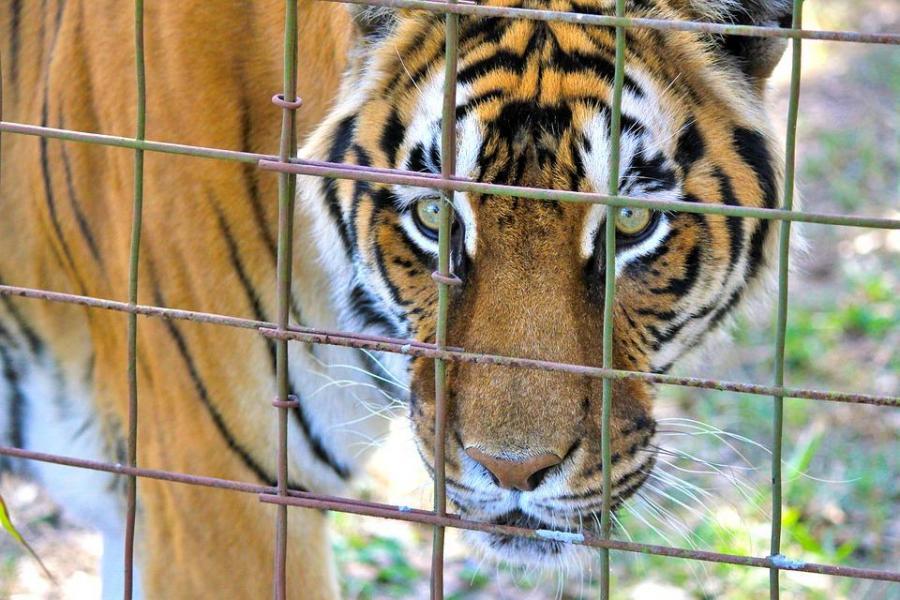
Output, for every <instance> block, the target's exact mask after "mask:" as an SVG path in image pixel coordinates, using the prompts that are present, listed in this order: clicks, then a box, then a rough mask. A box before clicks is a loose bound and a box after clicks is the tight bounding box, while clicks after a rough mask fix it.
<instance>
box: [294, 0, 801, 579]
mask: <svg viewBox="0 0 900 600" xmlns="http://www.w3.org/2000/svg"><path fill="white" fill-rule="evenodd" d="M503 4H505V5H508V4H509V3H508V2H504V3H503ZM514 4H515V5H516V6H522V7H531V8H553V9H558V10H577V11H580V12H594V13H603V14H609V13H611V12H613V11H614V9H613V8H612V5H613V4H614V3H612V2H597V1H595V2H591V3H578V4H575V3H572V2H569V1H567V0H556V1H554V2H551V4H550V5H547V3H546V2H543V3H541V2H537V1H533V2H532V1H530V0H526V1H524V2H516V3H514ZM633 4H634V5H635V6H632V7H631V8H630V11H629V14H630V15H631V16H648V17H657V18H660V17H662V18H693V19H697V18H711V17H712V16H716V17H717V18H721V19H724V20H729V21H734V22H751V23H768V22H771V21H777V20H779V19H781V18H783V17H784V15H785V14H786V11H787V8H786V4H789V3H785V2H758V3H743V6H739V7H738V8H739V10H737V11H736V12H727V10H726V9H728V8H729V7H730V8H731V9H735V5H736V4H740V3H734V2H725V1H721V2H712V1H704V2H701V1H694V2H691V1H686V0H683V1H676V0H671V1H662V0H660V1H657V2H640V3H637V2H635V3H633ZM638 5H639V6H638ZM751 5H752V6H751ZM357 16H358V18H359V20H360V21H361V22H362V23H363V24H364V26H367V27H364V31H363V32H362V36H363V41H362V42H361V44H360V49H359V52H358V55H357V57H356V63H355V65H354V66H353V68H352V69H351V71H350V73H349V74H348V75H347V79H346V81H345V86H344V91H343V96H342V100H341V102H340V104H339V105H338V106H337V108H336V109H335V110H334V111H333V113H332V115H331V116H330V118H329V119H328V120H327V122H325V123H324V124H323V125H322V127H321V128H320V129H319V130H318V131H317V132H316V133H315V134H314V136H313V137H312V139H311V140H310V142H309V144H308V145H307V146H306V148H305V151H304V153H305V155H306V156H307V157H310V158H316V159H319V160H327V161H333V162H344V163H351V164H355V165H361V166H367V167H383V168H398V169H406V170H409V171H417V172H422V173H431V174H438V173H440V165H441V151H440V147H441V142H440V136H441V133H440V132H441V107H442V87H443V83H444V81H443V70H444V66H443V52H444V25H443V18H442V17H440V16H435V15H430V14H424V13H418V12H412V13H403V14H401V15H399V16H396V17H390V18H388V17H385V16H384V15H383V13H380V12H363V13H360V14H358V15H357ZM459 48H460V53H459V70H458V84H457V90H456V92H457V105H456V106H457V108H456V127H457V140H458V148H457V157H456V163H457V173H458V175H460V176H463V177H468V178H471V179H473V180H477V181H481V182H487V183H493V184H508V185H518V186H529V187H541V188H549V189H555V190H576V191H585V192H601V193H602V192H605V191H606V190H607V189H608V186H609V181H608V173H609V169H608V163H609V152H610V127H611V126H610V115H611V111H610V106H611V104H612V79H613V73H614V68H613V61H614V54H615V52H614V32H613V31H612V30H610V29H609V28H600V27H585V26H580V25H573V24H565V23H544V22H537V21H523V20H510V19H485V18H469V17H463V18H462V19H461V21H460V38H459ZM782 49H783V46H782V45H780V44H779V43H778V42H770V41H746V40H743V41H738V42H734V41H732V40H724V39H714V38H711V37H703V36H700V35H698V34H693V33H663V32H656V31H651V30H642V29H630V30H628V32H627V51H626V58H625V65H626V66H625V84H624V94H623V101H622V135H621V170H620V178H619V182H618V184H619V189H620V190H621V193H622V194H623V195H628V196H633V197H639V198H646V199H650V200H653V199H667V200H673V199H676V200H683V201H688V202H697V203H701V202H702V203H711V204H728V205H741V206H765V207H775V206H778V205H779V190H780V186H781V183H780V182H781V173H780V170H779V164H780V159H779V156H778V150H777V147H776V145H775V144H774V143H773V142H772V141H771V140H772V135H771V133H770V130H769V125H768V120H767V118H766V115H765V113H764V111H763V110H762V99H761V97H762V88H763V83H764V79H765V77H766V76H768V74H769V73H770V72H771V69H772V68H773V66H774V63H775V62H776V61H777V58H778V57H779V56H780V54H781V50H782ZM304 188H305V192H306V195H307V198H306V199H305V200H304V203H305V204H306V205H307V206H309V207H311V210H313V212H314V213H315V214H317V215H318V217H319V219H320V225H321V227H320V231H321V235H320V239H319V242H320V244H319V245H320V249H321V252H322V254H323V255H324V256H325V259H326V260H327V261H328V262H329V263H331V265H332V266H333V269H332V272H334V273H340V274H341V275H340V276H335V278H334V280H333V285H334V294H335V296H336V297H337V298H338V302H339V304H340V305H341V306H342V307H343V319H344V324H345V325H346V326H347V327H349V328H353V329H356V330H359V329H365V330H368V331H371V332H377V333H382V334H384V333H387V334H390V335H396V336H401V337H407V336H408V337H412V338H415V339H418V340H422V341H433V339H434V334H435V328H436V313H437V294H436V289H435V284H434V281H433V280H432V278H431V274H432V272H433V271H435V270H436V268H437V254H438V250H437V237H438V236H437V229H438V220H437V212H438V211H439V209H440V197H439V195H438V193H437V192H435V191H433V190H429V189H426V188H415V187H407V186H400V185H388V184H378V183H366V182H352V181H339V180H328V179H326V180H313V179H309V180H307V181H305V184H304ZM452 209H453V219H452V226H451V231H452V233H451V261H452V271H453V273H454V274H455V275H456V276H457V277H458V278H459V279H460V281H461V285H459V286H456V287H454V288H453V289H452V291H451V293H450V303H449V330H448V343H449V344H450V345H452V346H457V347H461V348H464V349H466V350H468V351H475V352H486V353H494V354H500V355H508V356H519V357H527V358H533V359H542V360H550V361H559V362H565V363H577V364H582V365H590V366H600V365H601V362H602V352H601V339H602V329H603V301H604V295H605V293H606V291H605V289H604V276H605V271H606V269H607V265H606V264H605V263H604V258H603V256H604V251H603V248H604V244H605V239H604V223H605V220H606V219H607V218H608V216H609V209H607V208H606V207H604V206H602V205H595V204H574V203H558V202H542V201H534V200H525V199H518V198H511V197H502V196H493V195H490V194H475V193H455V194H454V195H453V198H452ZM772 230H773V227H772V226H771V225H770V224H769V223H767V222H764V221H757V220H753V219H740V218H732V217H720V216H712V215H698V214H687V213H675V212H666V211H652V210H644V209H620V210H618V213H617V235H616V240H615V244H616V261H615V276H616V281H617V283H616V292H615V304H614V323H613V328H614V344H613V353H614V355H613V358H612V362H613V365H614V367H615V368H618V369H629V370H638V371H649V372H656V373H664V372H666V371H668V370H669V369H670V368H671V367H672V366H673V365H674V364H675V363H676V362H677V361H678V360H679V359H680V358H681V357H682V356H683V355H684V354H685V353H687V352H689V351H690V350H692V349H694V348H695V347H697V346H698V345H699V344H700V343H701V342H703V341H704V339H705V338H707V337H708V334H709V333H710V332H711V331H713V330H715V329H716V328H717V327H718V326H719V325H720V324H721V323H722V322H723V321H725V320H726V319H727V318H728V317H729V315H731V314H732V312H733V310H734V309H735V307H736V306H737V305H738V304H740V302H741V301H742V300H743V299H744V298H745V296H746V295H747V292H748V289H749V288H750V287H751V286H752V285H753V284H754V282H757V281H759V280H761V279H762V278H763V274H764V273H765V272H766V271H767V268H768V265H769V264H770V262H771V261H770V260H768V259H767V256H768V255H769V254H770V253H771V242H772ZM400 376H402V377H403V378H404V380H406V381H408V382H409V389H410V391H409V415H410V418H411V421H412V427H413V429H414V432H415V434H416V438H417V443H418V447H419V450H420V454H421V456H422V458H423V460H424V461H425V463H426V466H428V467H429V468H432V467H433V447H434V417H435V414H434V411H435V405H434V396H435V386H434V364H433V361H431V360H429V359H425V358H414V359H411V360H410V361H409V362H408V363H404V364H403V367H402V373H401V374H400ZM447 385H448V390H449V392H448V421H447V432H448V433H447V440H446V443H447V451H446V469H447V471H446V472H447V495H448V498H449V499H450V500H451V501H452V502H453V503H454V505H455V506H456V507H457V508H458V510H459V512H460V513H461V514H462V515H463V516H465V517H468V518H473V519H479V520H484V521H488V522H493V523H502V524H509V525H520V526H527V527H536V528H545V529H555V530H563V531H581V530H583V529H590V528H591V527H592V526H593V525H594V524H595V523H596V522H597V521H596V517H597V515H599V511H600V507H601V498H602V482H601V479H602V478H601V472H602V465H601V460H600V444H601V435H600V413H601V406H600V404H601V380H599V379H596V378H589V377H584V376H578V375H573V374H568V373H560V372H547V371H540V370H522V369H513V368H508V367H504V366H497V365H484V364H481V365H476V364H468V363H457V362H454V363H450V364H449V365H448V366H447ZM653 396H654V391H653V389H652V388H651V386H650V385H648V384H647V383H646V382H643V381H638V380H623V381H615V382H614V383H613V400H612V413H611V436H612V439H611V440H610V442H611V446H612V464H611V465H610V468H611V474H612V486H613V487H612V497H613V504H614V506H618V505H619V504H621V503H622V502H623V501H624V500H626V499H627V498H628V497H629V496H630V495H631V494H633V493H634V492H635V491H636V490H637V489H638V488H639V487H640V486H641V485H642V483H643V482H644V481H645V480H646V479H647V478H648V477H649V475H650V473H651V469H652V467H653V462H654V460H653V457H654V453H653V452H652V448H651V440H652V438H653V434H654V428H655V421H654V419H653V416H652V408H653ZM472 539H473V541H474V542H475V543H476V544H477V545H478V546H480V547H481V548H482V549H484V550H485V551H487V552H488V553H491V554H493V555H495V556H499V557H501V558H504V559H507V560H512V561H517V562H526V563H543V562H544V561H545V559H546V558H547V557H548V556H560V555H561V554H563V553H566V552H572V551H573V550H572V549H571V546H567V545H563V544H560V543H558V542H554V541H535V540H525V539H519V538H511V537H507V536H499V535H491V534H481V533H479V534H475V535H473V536H472Z"/></svg>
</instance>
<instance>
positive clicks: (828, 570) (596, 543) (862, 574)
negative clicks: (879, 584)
mask: <svg viewBox="0 0 900 600" xmlns="http://www.w3.org/2000/svg"><path fill="white" fill-rule="evenodd" d="M260 500H261V501H262V502H266V503H272V504H287V505H289V506H298V507H302V508H317V509H320V510H336V511H340V512H345V513H353V514H358V515H365V516H371V517H382V518H388V519H394V520H398V521H409V522H412V523H425V524H429V525H441V526H443V527H454V528H456V529H467V530H470V531H483V532H487V533H493V534H499V535H513V536H518V537H524V538H530V539H537V540H545V541H546V540H556V541H560V540H563V539H564V540H565V542H563V543H572V544H576V545H582V546H589V547H593V548H608V549H610V550H621V551H623V552H637V553H641V554H653V555H657V556H669V557H672V558H686V559H689V560H701V561H704V562H712V563H726V564H732V565H740V566H745V567H760V568H766V569H769V568H772V567H773V566H774V565H775V564H776V563H777V564H778V565H779V568H782V569H785V570H791V571H800V572H805V573H818V574H821V575H832V576H836V577H854V578H857V579H873V580H877V581H900V573H897V572H893V571H879V570H877V569H863V568H858V567H845V566H839V565H823V564H818V563H807V562H802V561H794V560H789V559H787V558H785V557H781V556H777V557H766V558H763V557H755V556H742V555H737V554H725V553H720V552H709V551H705V550H688V549H686V548H674V547H671V546H658V545H654V544H641V543H638V542H625V541H620V540H612V539H602V538H599V537H597V536H594V535H591V534H573V533H570V532H559V531H551V530H542V529H528V528H524V527H514V526H510V525H495V524H493V523H484V522H481V521H470V520H467V519H463V518H456V517H453V516H449V515H447V516H439V515H436V514H434V513H424V514H423V513H421V512H412V511H406V510H405V509H404V508H403V507H394V506H385V505H377V504H365V503H359V502H357V503H354V504H352V505H348V504H345V503H344V502H342V501H340V500H338V501H335V500H323V499H321V498H318V497H316V496H314V495H303V496H300V495H297V496H290V497H287V498H285V497H283V496H277V495H272V494H262V495H260ZM567 534H568V535H567Z"/></svg>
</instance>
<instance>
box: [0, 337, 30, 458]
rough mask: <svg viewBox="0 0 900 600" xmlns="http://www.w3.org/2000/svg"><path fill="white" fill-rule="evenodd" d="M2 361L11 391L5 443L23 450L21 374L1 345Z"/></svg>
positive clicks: (4, 377) (23, 397)
mask: <svg viewBox="0 0 900 600" xmlns="http://www.w3.org/2000/svg"><path fill="white" fill-rule="evenodd" d="M0 360H2V361H3V379H5V380H6V383H7V385H8V386H9V389H10V390H11V394H10V398H9V431H8V433H9V440H3V443H8V444H11V445H12V446H13V447H15V448H22V447H23V445H24V444H23V441H22V409H23V408H24V405H25V396H24V395H23V394H22V388H21V387H20V385H19V373H17V372H16V370H15V369H14V368H13V364H12V356H10V353H9V351H8V350H7V349H6V348H5V347H4V346H2V345H0Z"/></svg>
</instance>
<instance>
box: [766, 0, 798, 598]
mask: <svg viewBox="0 0 900 600" xmlns="http://www.w3.org/2000/svg"><path fill="white" fill-rule="evenodd" d="M802 26H803V0H794V12H793V16H792V19H791V27H792V28H793V29H800V28H801V27H802ZM801 44H802V40H801V39H800V38H794V40H793V41H792V42H791V52H792V56H791V88H790V103H789V107H788V119H787V133H786V135H785V158H784V193H783V196H784V201H783V208H784V209H785V210H793V208H794V166H795V162H796V160H795V159H796V147H797V115H798V112H799V105H800V75H801V74H800V66H801V48H802V46H801ZM778 234H779V238H778V318H777V325H776V332H775V385H776V386H778V387H783V386H784V347H785V340H786V337H787V309H788V273H789V266H790V242H791V222H790V221H781V222H780V223H779V231H778ZM773 400H774V404H773V409H772V534H771V545H770V548H769V551H770V553H771V555H772V556H778V555H779V553H780V552H781V506H782V498H781V487H782V486H781V455H782V441H783V437H784V396H781V395H776V396H774V397H773ZM778 579H779V570H778V568H776V567H773V568H772V569H771V570H770V571H769V598H770V600H778V598H779V596H780V589H779V583H778Z"/></svg>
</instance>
